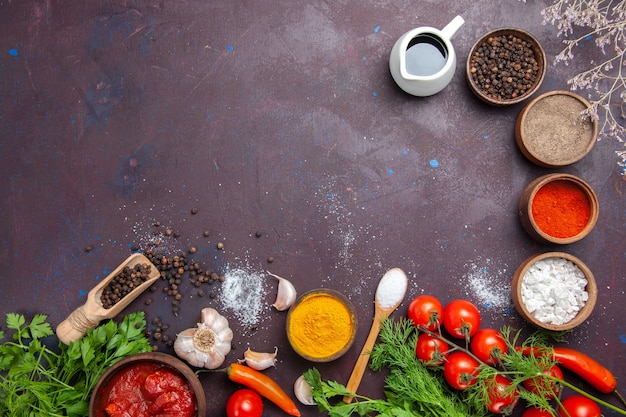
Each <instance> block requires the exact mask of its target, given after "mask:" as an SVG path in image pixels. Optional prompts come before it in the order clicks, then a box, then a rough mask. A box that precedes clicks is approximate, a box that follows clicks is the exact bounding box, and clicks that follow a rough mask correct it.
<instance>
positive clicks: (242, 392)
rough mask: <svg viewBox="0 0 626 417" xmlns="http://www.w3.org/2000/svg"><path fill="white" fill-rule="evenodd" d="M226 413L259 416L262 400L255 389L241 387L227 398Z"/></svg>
mask: <svg viewBox="0 0 626 417" xmlns="http://www.w3.org/2000/svg"><path fill="white" fill-rule="evenodd" d="M226 415H227V416H228V417H261V416H262V415H263V400H262V399H261V396H260V395H259V394H257V393H256V392H255V391H253V390H251V389H248V388H241V389H239V390H237V391H235V392H234V393H233V394H232V395H231V396H230V397H229V398H228V401H227V402H226Z"/></svg>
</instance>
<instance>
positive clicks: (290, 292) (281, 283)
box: [267, 271, 297, 311]
mask: <svg viewBox="0 0 626 417" xmlns="http://www.w3.org/2000/svg"><path fill="white" fill-rule="evenodd" d="M267 273H268V274H269V275H271V276H273V277H274V278H276V279H277V280H278V294H277V296H276V302H275V303H274V304H272V307H274V308H276V310H278V311H284V310H287V309H288V308H289V307H291V305H292V304H293V303H294V302H295V301H296V296H297V293H296V288H295V287H294V286H293V284H292V283H291V282H290V281H288V280H286V279H285V278H283V277H279V276H278V275H274V274H272V273H271V272H270V271H267Z"/></svg>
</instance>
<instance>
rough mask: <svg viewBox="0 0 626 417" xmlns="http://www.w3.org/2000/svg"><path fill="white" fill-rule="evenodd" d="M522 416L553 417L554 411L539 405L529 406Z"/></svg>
mask: <svg viewBox="0 0 626 417" xmlns="http://www.w3.org/2000/svg"><path fill="white" fill-rule="evenodd" d="M522 417H552V413H550V412H549V411H547V410H542V409H541V408H539V407H529V408H527V409H526V411H524V413H523V414H522Z"/></svg>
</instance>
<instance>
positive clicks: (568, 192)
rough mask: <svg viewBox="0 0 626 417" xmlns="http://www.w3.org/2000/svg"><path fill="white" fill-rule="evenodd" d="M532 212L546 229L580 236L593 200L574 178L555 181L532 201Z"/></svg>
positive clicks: (563, 235) (555, 234)
mask: <svg viewBox="0 0 626 417" xmlns="http://www.w3.org/2000/svg"><path fill="white" fill-rule="evenodd" d="M532 216H533V219H534V220H535V223H536V224H537V226H538V227H539V229H541V230H542V231H543V232H544V233H546V234H548V235H550V236H552V237H556V238H561V239H565V238H570V237H573V236H576V235H577V234H579V233H580V232H582V230H583V229H584V228H585V226H587V223H589V219H590V217H591V204H590V202H589V198H588V197H587V194H585V191H584V190H582V189H581V188H580V187H579V186H578V185H576V184H574V183H572V182H570V181H563V180H557V181H551V182H549V183H547V184H545V185H544V186H542V187H541V188H540V189H539V190H538V191H537V193H536V194H535V197H534V198H533V201H532Z"/></svg>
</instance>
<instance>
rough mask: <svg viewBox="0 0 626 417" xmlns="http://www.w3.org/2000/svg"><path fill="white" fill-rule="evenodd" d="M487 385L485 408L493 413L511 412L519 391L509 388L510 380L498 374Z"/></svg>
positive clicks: (506, 413)
mask: <svg viewBox="0 0 626 417" xmlns="http://www.w3.org/2000/svg"><path fill="white" fill-rule="evenodd" d="M488 387H489V388H488V391H487V392H488V394H487V396H488V398H487V399H486V406H487V409H488V410H489V411H490V412H492V413H494V414H504V415H509V414H511V412H512V411H513V408H515V406H516V405H517V402H518V400H519V393H518V392H517V389H515V388H511V381H509V380H508V379H507V378H505V377H504V376H502V375H500V374H498V375H496V376H495V378H494V379H493V380H492V381H490V384H489V386H488Z"/></svg>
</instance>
